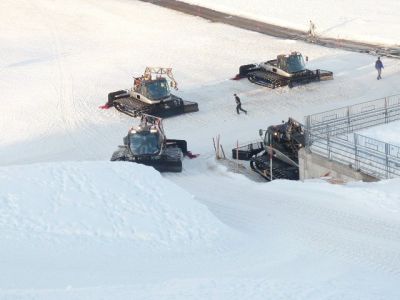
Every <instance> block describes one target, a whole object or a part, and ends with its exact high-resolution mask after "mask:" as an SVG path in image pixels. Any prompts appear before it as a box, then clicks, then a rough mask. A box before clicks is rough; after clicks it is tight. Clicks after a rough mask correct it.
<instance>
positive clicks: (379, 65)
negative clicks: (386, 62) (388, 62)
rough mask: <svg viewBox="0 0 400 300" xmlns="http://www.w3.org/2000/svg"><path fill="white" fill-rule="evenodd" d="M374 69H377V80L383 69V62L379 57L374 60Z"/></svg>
mask: <svg viewBox="0 0 400 300" xmlns="http://www.w3.org/2000/svg"><path fill="white" fill-rule="evenodd" d="M375 69H376V70H377V71H378V77H377V78H376V79H378V80H379V79H382V77H381V74H382V69H383V63H382V61H381V58H380V57H378V59H377V61H376V62H375Z"/></svg>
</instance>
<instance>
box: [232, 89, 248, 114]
mask: <svg viewBox="0 0 400 300" xmlns="http://www.w3.org/2000/svg"><path fill="white" fill-rule="evenodd" d="M233 96H235V101H236V112H237V113H238V114H240V113H239V110H241V111H244V113H245V114H246V115H247V110H244V109H243V108H242V102H240V98H239V96H238V95H236V94H233Z"/></svg>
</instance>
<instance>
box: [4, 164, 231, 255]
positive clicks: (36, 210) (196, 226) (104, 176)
mask: <svg viewBox="0 0 400 300" xmlns="http://www.w3.org/2000/svg"><path fill="white" fill-rule="evenodd" d="M225 230H226V227H225V226H224V225H223V224H222V223H220V222H219V221H218V220H217V219H216V218H215V217H214V216H213V215H212V214H211V213H210V212H209V211H208V209H207V208H206V207H205V206H204V205H202V204H200V203H198V202H197V201H195V200H194V199H193V196H191V195H190V194H189V193H187V192H186V191H185V190H183V189H182V188H180V187H178V186H177V185H175V184H174V183H172V182H170V181H169V180H167V179H165V178H163V177H162V176H161V175H160V173H158V172H157V171H155V170H154V169H153V168H151V167H146V166H143V165H138V164H134V163H111V162H83V163H77V162H76V163H75V162H68V163H67V162H64V163H58V164H55V163H54V164H51V163H50V164H34V165H25V166H12V167H2V168H0V235H1V236H2V239H12V240H19V241H24V240H25V239H29V240H32V241H35V242H37V241H43V240H44V241H45V242H46V244H47V243H48V242H49V241H50V242H51V241H53V242H65V241H68V242H71V241H74V240H75V241H76V240H78V241H79V242H85V241H98V240H101V241H111V242H114V241H123V242H129V243H130V244H131V245H130V246H132V245H134V246H135V247H141V246H144V247H145V248H146V249H147V248H149V247H151V248H152V249H153V248H160V247H161V248H165V247H167V248H176V247H181V246H184V245H190V246H195V245H200V244H201V245H207V244H209V243H212V242H213V241H215V240H216V239H217V238H218V237H219V236H220V234H221V233H222V232H223V231H225Z"/></svg>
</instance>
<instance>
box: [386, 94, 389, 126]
mask: <svg viewBox="0 0 400 300" xmlns="http://www.w3.org/2000/svg"><path fill="white" fill-rule="evenodd" d="M387 123H389V117H388V100H387V97H385V124H387Z"/></svg>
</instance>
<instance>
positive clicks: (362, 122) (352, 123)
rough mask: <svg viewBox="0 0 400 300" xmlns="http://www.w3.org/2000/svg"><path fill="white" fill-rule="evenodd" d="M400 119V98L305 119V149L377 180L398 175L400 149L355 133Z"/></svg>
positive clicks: (357, 105)
mask: <svg viewBox="0 0 400 300" xmlns="http://www.w3.org/2000/svg"><path fill="white" fill-rule="evenodd" d="M396 120H400V95H394V96H390V97H386V98H382V99H377V100H373V101H368V102H364V103H360V104H356V105H353V106H348V107H344V108H339V109H336V110H331V111H327V112H323V113H320V114H315V115H310V116H307V117H306V147H307V149H308V150H310V151H311V152H313V153H317V154H319V155H322V156H324V157H326V158H328V159H330V160H332V161H336V162H339V163H342V164H347V165H348V166H350V167H351V168H353V169H355V170H358V171H361V172H363V173H365V174H369V175H371V176H374V177H376V178H380V179H385V178H394V177H399V176H400V147H398V146H395V145H391V144H388V143H385V142H382V141H379V140H376V139H373V138H370V137H367V136H363V135H360V134H357V133H354V132H355V131H358V130H361V129H365V128H368V127H372V126H377V125H381V124H386V123H389V122H393V121H396Z"/></svg>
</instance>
